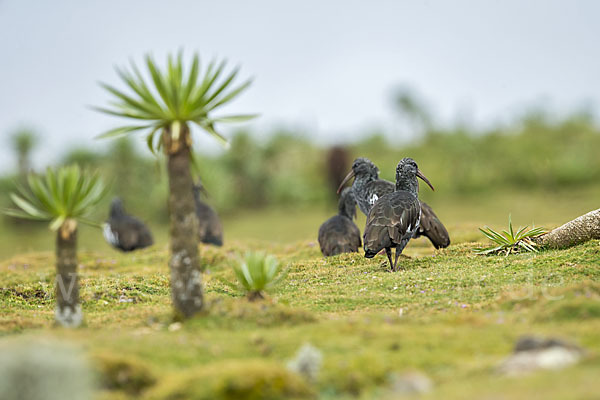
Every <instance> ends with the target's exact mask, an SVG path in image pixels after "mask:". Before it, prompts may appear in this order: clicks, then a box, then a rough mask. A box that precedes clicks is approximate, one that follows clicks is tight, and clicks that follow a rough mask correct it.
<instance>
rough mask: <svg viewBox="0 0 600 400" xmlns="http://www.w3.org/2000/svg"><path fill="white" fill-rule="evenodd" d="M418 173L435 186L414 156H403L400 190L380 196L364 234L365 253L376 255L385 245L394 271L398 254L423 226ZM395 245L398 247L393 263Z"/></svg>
mask: <svg viewBox="0 0 600 400" xmlns="http://www.w3.org/2000/svg"><path fill="white" fill-rule="evenodd" d="M417 177H419V178H421V179H422V180H423V181H424V182H425V183H427V184H428V185H429V187H431V190H434V189H433V186H432V185H431V183H430V182H429V180H428V179H427V178H426V177H425V175H423V173H422V172H421V171H420V170H419V167H418V166H417V163H416V162H415V161H414V160H413V159H412V158H403V159H402V160H400V162H399V163H398V166H397V167H396V190H395V191H394V192H393V193H389V194H386V195H384V196H382V197H381V198H379V199H378V200H377V201H376V202H375V204H374V205H373V207H372V208H371V210H370V211H369V215H368V216H367V224H366V227H365V233H364V236H363V240H364V243H365V246H364V248H365V257H367V258H373V257H374V256H375V255H376V254H377V253H379V252H380V251H381V250H382V249H385V253H386V255H387V257H388V260H389V262H390V267H391V269H392V271H396V270H397V264H398V257H400V254H401V253H402V250H404V247H406V244H407V243H408V241H409V240H410V239H411V238H412V237H413V236H414V234H415V232H416V231H417V230H418V229H419V223H420V220H421V203H420V201H419V198H418V193H419V182H417ZM392 247H395V248H396V259H395V261H394V262H393V263H392Z"/></svg>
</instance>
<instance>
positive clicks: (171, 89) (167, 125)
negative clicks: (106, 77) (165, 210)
mask: <svg viewBox="0 0 600 400" xmlns="http://www.w3.org/2000/svg"><path fill="white" fill-rule="evenodd" d="M146 67H147V72H148V76H149V77H150V80H149V81H147V79H146V78H145V77H144V76H143V75H142V74H141V73H140V71H139V70H138V68H137V67H136V65H135V64H133V63H132V64H131V69H130V70H129V71H128V70H122V69H117V74H118V75H119V77H120V78H121V79H122V80H123V82H124V83H125V85H126V87H127V89H128V90H127V91H122V90H118V89H116V88H114V87H113V86H110V85H107V84H102V87H103V88H105V89H106V90H107V91H108V92H109V93H110V94H112V95H113V96H114V98H115V101H113V102H111V103H110V106H111V107H110V108H97V109H98V110H99V111H101V112H104V113H107V114H111V115H115V116H117V117H123V118H128V119H130V120H136V121H139V124H134V125H125V126H121V127H117V128H115V129H112V130H110V131H108V132H106V133H104V134H103V135H101V136H100V137H114V136H119V135H126V134H131V133H135V132H143V133H144V134H145V135H146V143H147V145H148V148H149V149H150V150H151V151H152V152H153V153H155V154H156V152H157V151H161V150H162V151H163V152H164V153H165V154H166V156H167V174H168V176H169V192H170V193H169V215H170V235H171V246H170V247H171V257H170V261H169V266H170V268H171V292H172V297H173V304H174V307H175V309H176V311H177V312H178V313H179V314H181V315H182V316H184V317H190V316H192V315H193V314H195V313H197V312H198V311H200V310H201V309H202V307H203V305H204V301H203V296H202V285H201V283H202V282H201V277H200V262H199V254H198V246H197V241H196V240H197V237H198V236H197V230H198V222H197V220H196V215H195V212H196V209H195V203H194V196H193V193H192V187H193V180H192V175H191V171H190V162H191V160H190V158H191V154H192V132H191V130H190V128H191V127H192V126H197V127H199V128H200V129H201V130H202V131H204V132H206V133H208V134H210V135H211V136H213V137H214V138H216V139H217V140H218V141H220V142H221V143H223V144H227V143H228V142H227V139H225V137H224V136H223V135H221V134H220V133H218V132H217V130H216V129H215V124H216V123H220V122H239V121H245V120H248V119H251V118H253V117H255V115H229V116H220V117H216V116H214V115H213V113H214V112H215V110H218V109H220V108H222V107H223V106H224V105H226V104H228V103H229V102H231V101H232V100H233V99H235V98H236V97H237V96H238V95H239V94H240V93H242V92H243V91H244V90H246V89H247V88H248V86H249V85H250V83H251V81H250V80H247V81H244V82H243V83H241V84H240V85H238V86H234V85H233V82H234V81H235V79H236V77H237V75H238V71H239V70H238V68H235V69H233V70H232V71H230V72H229V73H227V74H225V70H226V62H225V61H221V62H219V63H217V62H215V61H212V62H210V63H209V64H208V66H207V67H206V69H204V70H203V71H202V68H201V65H200V58H199V56H198V55H197V54H196V55H194V56H193V58H192V62H191V66H190V68H189V71H187V72H186V71H184V67H183V56H182V54H181V52H180V53H179V54H178V56H177V57H176V58H173V57H172V56H169V57H168V60H167V65H166V67H165V68H164V69H161V68H159V67H158V66H157V64H156V63H155V61H154V59H153V58H152V57H151V56H147V57H146Z"/></svg>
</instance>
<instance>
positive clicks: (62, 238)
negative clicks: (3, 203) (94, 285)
mask: <svg viewBox="0 0 600 400" xmlns="http://www.w3.org/2000/svg"><path fill="white" fill-rule="evenodd" d="M27 183H28V185H27V186H28V187H24V186H20V185H19V186H18V192H17V193H11V194H10V197H11V199H12V201H13V203H14V205H15V206H16V208H12V209H5V210H3V211H4V213H6V214H8V215H11V216H14V217H18V218H27V219H34V220H40V221H49V222H50V225H49V227H50V230H52V231H54V232H56V315H55V316H56V321H57V322H58V323H59V324H61V325H63V326H78V325H79V324H81V321H82V319H83V314H82V311H81V306H80V304H79V282H78V278H77V225H78V223H79V222H81V223H85V224H89V225H94V226H98V224H97V223H95V222H93V221H91V220H90V219H89V218H88V217H89V215H90V214H91V212H92V211H93V210H94V208H95V207H96V206H97V205H98V203H99V202H100V201H101V200H102V198H103V197H104V195H105V194H106V187H105V186H104V184H103V182H102V180H101V179H100V176H99V175H98V173H88V172H85V171H82V170H81V169H80V168H79V167H78V166H75V165H74V166H68V167H62V168H59V169H57V170H54V169H52V168H48V169H47V170H46V175H44V176H38V175H33V174H30V175H29V176H28V177H27Z"/></svg>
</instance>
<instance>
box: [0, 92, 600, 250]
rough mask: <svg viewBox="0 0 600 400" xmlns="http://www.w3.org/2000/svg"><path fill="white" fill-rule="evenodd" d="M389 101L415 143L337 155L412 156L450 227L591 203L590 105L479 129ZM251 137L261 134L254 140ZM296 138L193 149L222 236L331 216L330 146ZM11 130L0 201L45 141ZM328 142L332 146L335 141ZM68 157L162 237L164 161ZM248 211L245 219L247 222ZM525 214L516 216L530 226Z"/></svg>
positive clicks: (141, 154)
mask: <svg viewBox="0 0 600 400" xmlns="http://www.w3.org/2000/svg"><path fill="white" fill-rule="evenodd" d="M396 108H397V111H398V114H399V115H400V116H401V117H402V119H403V120H404V122H406V125H407V126H408V127H409V128H410V129H411V130H412V131H414V132H418V135H416V136H417V137H416V138H415V139H414V140H412V141H410V142H406V141H404V142H403V141H396V140H393V139H391V138H393V135H392V134H391V132H383V131H381V132H375V133H373V134H371V135H369V136H366V137H364V139H363V140H361V141H359V142H354V143H346V144H342V145H341V149H342V153H345V154H346V157H345V158H344V157H343V154H342V157H341V159H339V160H338V163H339V162H341V163H345V164H347V165H345V166H344V168H343V171H348V170H349V167H350V163H351V162H352V160H353V159H354V158H355V157H359V156H362V157H368V158H370V159H371V160H373V161H374V162H375V163H376V164H377V165H378V166H379V168H380V170H381V176H382V177H383V178H385V179H389V180H393V178H394V169H395V165H396V163H397V162H398V160H399V159H400V158H402V157H405V156H410V157H413V158H414V159H415V160H417V162H418V163H419V166H420V168H421V169H422V170H423V171H424V173H425V174H426V175H427V176H428V177H429V179H430V180H431V181H432V183H433V184H434V186H435V187H436V192H435V193H432V192H431V191H429V190H425V189H423V190H422V193H421V196H422V197H423V198H424V199H425V200H426V201H428V202H430V203H431V204H432V205H433V206H434V208H435V209H436V211H438V214H440V217H441V218H442V220H443V221H444V222H445V223H447V224H448V225H449V227H450V228H452V226H453V224H459V223H460V222H461V221H462V222H464V220H465V219H466V220H467V222H474V221H475V222H477V223H479V224H482V225H483V224H485V223H493V222H495V221H501V222H502V223H504V222H505V220H506V216H507V215H508V213H509V212H513V216H514V215H515V212H516V213H517V215H518V213H519V208H520V204H522V207H523V209H522V210H521V211H522V214H521V216H523V215H527V216H528V215H529V214H526V213H527V212H529V213H530V214H531V213H532V212H531V210H538V209H539V208H540V207H542V206H543V208H544V209H545V210H547V212H546V214H543V215H545V216H546V215H552V216H553V217H552V218H543V221H542V222H548V221H550V222H556V223H558V222H561V221H564V220H566V219H567V218H568V217H571V216H577V215H579V214H577V213H582V212H585V211H588V210H585V209H583V208H585V207H588V205H591V204H593V202H594V200H595V197H596V195H597V194H598V193H600V157H599V156H598V149H600V127H599V126H598V124H597V123H596V121H595V120H594V117H593V115H591V114H590V113H587V112H577V113H573V114H572V115H569V116H566V117H564V118H556V117H555V116H551V115H550V114H549V113H547V112H544V111H540V110H534V111H530V112H528V113H526V114H525V115H524V116H523V117H521V118H517V119H515V120H514V121H513V122H512V123H508V124H504V125H502V126H497V127H494V128H491V129H478V128H473V127H469V126H466V125H457V124H455V125H452V126H439V124H435V123H434V122H432V121H434V120H435V119H434V118H433V117H432V116H431V115H430V113H429V112H428V111H427V107H426V106H424V105H423V104H422V102H420V101H419V100H418V99H416V98H415V97H414V96H411V95H410V94H407V92H404V91H400V92H399V94H398V96H397V101H396ZM19 134H21V135H24V136H27V138H26V139H27V140H25V139H23V140H21V141H19V140H17V137H18V135H19ZM257 136H260V137H267V139H265V140H257V139H256V137H257ZM306 136H307V135H305V134H304V132H302V131H294V130H274V131H273V132H271V133H270V135H263V134H262V133H261V135H255V134H254V132H251V131H238V132H237V133H235V134H234V135H233V137H232V138H231V148H230V149H229V150H228V151H226V152H223V153H222V154H218V155H215V154H213V155H211V154H197V155H196V157H195V159H196V165H195V171H196V174H197V176H198V177H200V178H201V179H202V182H203V184H204V185H205V187H206V189H207V191H208V193H209V198H208V202H209V203H210V204H211V205H212V206H213V207H215V208H216V210H217V211H218V212H219V214H220V215H221V216H222V217H223V219H224V222H225V224H224V225H225V237H226V240H227V237H228V236H230V235H232V236H233V237H236V238H242V237H243V238H247V239H273V238H276V239H279V240H284V241H285V240H288V239H289V240H292V239H294V240H298V239H304V240H306V239H310V238H311V237H312V236H310V235H311V232H313V231H314V233H315V234H314V235H316V231H317V229H318V226H319V223H320V222H322V221H321V219H323V218H324V217H326V216H327V215H330V214H333V213H335V210H336V202H337V200H336V196H335V187H336V185H335V184H334V183H333V182H331V178H330V176H329V175H330V174H329V172H328V170H329V169H331V166H330V164H331V162H328V159H331V153H330V152H331V151H332V150H331V149H332V148H331V147H327V146H322V145H317V144H315V143H312V142H311V141H309V140H308V139H306ZM12 138H13V139H12V143H13V144H14V148H15V152H16V154H17V155H18V157H16V158H17V159H18V160H20V161H19V165H15V169H14V173H13V174H10V175H6V176H3V177H2V178H0V206H1V207H6V206H9V205H10V199H9V197H8V193H9V192H10V191H12V190H13V189H14V187H15V184H16V182H18V181H19V179H20V178H19V174H22V173H23V168H29V165H31V162H30V159H31V158H34V157H35V154H36V151H41V149H40V148H38V147H36V146H39V147H41V146H43V140H42V139H41V138H40V137H39V136H36V135H35V133H33V132H32V131H30V130H27V131H23V132H21V133H18V132H17V134H15V135H13V136H12ZM140 141H141V139H140ZM20 142H22V143H21V144H19V143H20ZM90 143H91V142H90ZM336 151H338V152H339V151H340V147H339V146H338V147H336ZM159 157H160V156H159ZM70 163H78V164H80V165H81V166H83V167H88V168H92V169H98V170H100V171H101V173H102V175H103V176H104V179H105V181H106V182H107V183H108V184H110V185H111V187H112V195H114V196H120V197H122V198H123V200H124V204H125V207H126V209H127V210H128V211H130V212H131V213H132V214H135V215H137V216H139V217H140V218H142V219H143V220H145V221H147V222H148V223H150V225H151V226H153V229H154V230H156V231H159V233H158V235H157V236H158V238H159V243H160V238H161V233H160V232H161V231H166V229H167V228H166V224H167V214H166V213H167V207H166V198H167V179H166V175H165V171H164V170H163V169H162V167H161V165H162V164H163V163H161V162H160V161H159V160H157V158H155V157H154V156H153V155H152V154H150V152H148V151H147V150H146V149H141V146H137V145H136V144H135V143H134V142H132V141H131V140H129V139H127V138H123V139H120V140H118V141H115V142H114V143H113V144H112V145H111V147H109V148H108V150H106V151H102V152H98V151H97V150H95V149H94V147H93V144H90V146H89V147H80V148H72V149H67V150H66V152H65V154H64V155H63V156H62V159H61V164H70ZM24 166H25V167H24ZM37 172H42V171H37ZM338 174H339V172H338ZM592 197H594V198H592ZM110 198H111V196H108V197H107V198H106V199H105V200H104V204H103V207H100V209H99V210H98V212H97V215H96V218H97V219H98V220H99V221H102V220H104V219H106V217H107V213H108V203H109V201H110ZM498 198H510V199H513V200H512V201H508V202H507V201H505V202H504V203H502V201H500V202H499V203H496V206H495V205H494V204H493V203H494V201H495V200H494V199H498ZM524 199H525V200H524ZM527 199H532V200H531V201H528V200H527ZM541 202H543V205H542V204H540V203H541ZM558 202H561V203H562V204H560V205H559V204H557V203H558ZM479 203H485V204H487V206H484V205H482V206H481V207H480V209H479V211H477V209H476V208H477V205H478V204H479ZM497 204H508V206H506V207H508V208H512V209H507V208H503V206H497ZM515 208H516V210H515ZM315 210H317V211H315ZM565 210H568V211H570V210H572V212H565ZM477 212H479V214H477ZM469 213H473V218H468V216H469V215H470V214H469ZM488 214H489V219H488V218H487V216H488ZM562 214H567V215H564V216H563V215H562ZM248 215H252V216H253V217H252V218H251V219H246V220H245V219H244V218H246V216H248ZM536 215H537V214H536ZM465 216H467V217H465ZM534 217H535V215H532V216H531V217H530V218H529V219H526V220H525V221H523V222H524V224H530V223H531V222H532V219H533V218H534ZM282 218H288V219H290V218H291V219H293V220H294V221H291V222H290V223H289V224H288V225H287V226H285V227H282V228H279V229H274V230H271V232H270V233H269V232H268V230H269V225H271V226H272V225H273V224H274V223H276V222H273V221H278V220H281V219H282ZM482 219H483V220H482ZM513 220H515V219H513ZM515 221H516V223H517V224H518V221H517V220H515ZM292 222H293V224H292ZM536 222H537V221H536ZM1 224H2V227H0V228H1V232H4V234H3V236H7V229H10V230H12V232H11V235H13V236H15V232H16V233H17V236H19V235H18V234H19V232H20V233H21V237H26V238H30V239H28V240H25V241H23V240H21V241H20V242H19V245H20V248H19V249H18V250H21V251H22V250H25V249H28V248H31V249H40V247H41V248H46V247H45V246H44V245H40V246H38V245H36V244H33V242H34V241H35V240H34V239H33V238H34V237H35V232H36V229H37V226H36V224H35V223H26V224H25V223H23V221H17V220H13V219H11V218H10V217H6V216H3V217H2V221H1ZM359 226H361V225H360V222H359ZM44 229H45V227H41V230H42V231H43V230H44ZM475 231H476V230H475ZM451 233H452V232H451ZM95 235H96V236H94V237H95V239H94V240H93V242H101V241H102V239H101V236H100V234H99V232H98V233H97V234H95ZM314 235H313V236H314ZM230 237H231V236H230ZM85 241H86V239H84V242H85ZM6 243H7V244H5V245H4V250H3V249H2V246H0V255H3V256H4V255H7V254H10V253H12V252H13V251H17V249H16V248H14V246H13V245H12V244H10V241H9V242H6ZM84 245H85V243H84ZM91 247H94V246H93V245H91ZM48 248H50V246H48Z"/></svg>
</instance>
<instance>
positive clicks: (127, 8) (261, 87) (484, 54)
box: [0, 0, 600, 172]
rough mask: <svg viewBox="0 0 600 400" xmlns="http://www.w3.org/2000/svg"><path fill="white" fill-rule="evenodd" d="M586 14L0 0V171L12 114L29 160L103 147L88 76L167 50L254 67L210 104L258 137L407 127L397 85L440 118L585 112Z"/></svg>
mask: <svg viewBox="0 0 600 400" xmlns="http://www.w3.org/2000/svg"><path fill="white" fill-rule="evenodd" d="M599 20H600V2H598V1H593V0H589V1H573V0H564V1H556V0H536V1H534V0H531V1H528V0H502V1H500V0H470V1H466V0H464V1H463V0H461V1H457V0H452V1H450V0H439V1H434V0H429V1H426V0H421V1H417V0H414V1H404V0H394V1H392V0H390V1H384V0H371V1H349V0H335V1H333V0H330V1H326V0H320V1H315V0H302V1H286V0H254V1H242V0H239V1H231V0H219V1H211V2H208V1H148V0H146V1H143V0H139V1H132V0H128V1H125V0H119V1H114V0H103V1H96V2H92V1H60V0H55V1H30V0H0V51H1V53H0V72H1V73H0V138H1V140H0V142H1V144H2V145H1V146H0V172H6V171H7V170H9V169H12V168H13V166H14V164H15V160H14V159H13V155H12V152H11V151H10V149H9V147H8V146H7V144H8V135H9V133H10V132H11V131H12V130H14V129H15V128H17V127H18V126H20V125H21V124H27V125H30V126H33V127H34V128H36V129H37V130H38V131H39V132H40V134H41V135H42V143H41V145H40V147H39V148H38V149H37V151H36V152H35V153H34V158H35V163H34V165H35V166H36V167H38V168H39V167H43V166H44V165H46V164H47V163H49V162H52V161H53V160H56V159H57V158H58V157H60V156H61V155H62V154H64V150H65V149H66V148H67V147H69V146H71V145H72V144H78V145H82V146H88V147H90V146H105V145H106V143H103V142H99V141H96V140H94V139H93V137H94V136H95V135H97V134H98V133H101V132H102V131H103V130H106V129H109V128H112V127H115V126H117V124H119V123H120V122H121V121H120V120H119V119H117V118H114V117H110V116H105V115H102V114H99V113H97V112H95V111H93V110H90V109H89V108H87V107H86V106H87V105H105V104H106V101H107V99H108V97H107V95H106V94H105V93H104V92H103V89H101V88H100V87H99V86H98V84H97V82H98V81H103V82H107V83H110V84H113V85H116V86H117V87H122V85H121V84H120V81H119V79H118V77H117V75H116V73H115V72H114V70H113V66H123V65H125V64H127V63H128V61H129V59H133V60H134V61H136V62H138V63H139V62H140V61H142V60H143V56H144V54H146V53H148V52H152V53H153V54H154V55H155V56H156V58H157V59H158V60H159V61H160V60H162V59H164V55H165V54H166V53H168V52H175V51H177V49H179V48H183V49H184V50H185V52H186V53H187V54H188V55H189V54H190V53H192V52H194V51H197V52H199V53H200V55H201V56H203V57H204V58H205V59H208V58H211V57H213V56H219V57H226V58H228V59H229V60H230V61H231V64H232V65H233V64H238V63H239V64H241V65H242V76H244V77H250V76H253V77H254V78H255V81H254V85H253V86H252V87H251V88H250V90H248V91H247V92H246V93H245V94H243V95H242V96H241V97H240V99H239V100H238V101H237V102H235V103H232V105H231V106H230V107H229V108H228V109H226V110H224V112H227V113H236V112H242V113H247V112H258V113H261V118H260V119H258V120H255V121H254V122H252V123H250V124H249V127H250V128H252V129H254V130H256V131H257V132H258V133H259V134H263V133H264V132H267V131H269V130H270V129H271V128H272V127H274V126H288V127H303V128H304V130H305V131H306V132H307V134H308V135H310V137H312V138H315V139H316V140H319V141H322V142H326V143H330V142H336V141H340V140H344V139H347V140H353V139H357V138H359V137H360V136H361V135H364V134H365V133H366V130H367V129H369V128H370V127H374V126H381V127H385V128H387V129H388V130H389V132H390V134H391V135H396V136H402V135H407V134H408V132H406V131H401V130H399V129H394V127H397V117H395V115H394V113H393V109H392V107H391V100H390V99H391V94H392V93H393V88H394V87H398V86H410V87H412V88H414V89H415V90H416V91H417V92H418V93H420V94H421V95H422V96H423V97H424V98H425V99H427V101H428V104H430V105H431V106H432V107H433V110H434V112H435V113H436V114H437V115H439V116H440V117H441V118H442V120H445V121H451V120H453V118H455V116H456V115H458V114H462V115H463V116H467V117H468V119H469V120H470V121H472V122H473V123H476V124H484V125H485V124H492V123H495V122H497V121H503V120H508V119H510V118H512V117H514V116H515V115H517V114H520V113H522V112H524V110H525V109H526V108H527V107H529V106H531V105H534V104H544V105H546V106H548V107H549V108H550V109H551V110H553V111H555V112H557V113H566V112H569V111H571V110H574V109H577V108H581V107H584V106H585V107H587V108H588V109H591V110H592V111H594V112H596V114H597V108H598V105H599V104H600V50H599V49H600V46H599V44H600V43H599V41H600V24H599V23H598V21H599ZM224 132H225V133H227V132H231V128H226V129H224ZM139 140H140V142H141V138H140V139H139ZM201 146H203V147H205V148H207V149H208V150H211V149H215V148H217V147H218V145H215V144H213V143H212V142H211V140H209V139H207V140H203V141H201Z"/></svg>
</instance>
